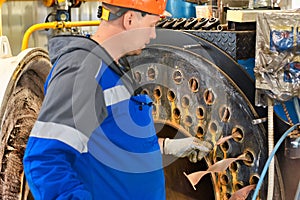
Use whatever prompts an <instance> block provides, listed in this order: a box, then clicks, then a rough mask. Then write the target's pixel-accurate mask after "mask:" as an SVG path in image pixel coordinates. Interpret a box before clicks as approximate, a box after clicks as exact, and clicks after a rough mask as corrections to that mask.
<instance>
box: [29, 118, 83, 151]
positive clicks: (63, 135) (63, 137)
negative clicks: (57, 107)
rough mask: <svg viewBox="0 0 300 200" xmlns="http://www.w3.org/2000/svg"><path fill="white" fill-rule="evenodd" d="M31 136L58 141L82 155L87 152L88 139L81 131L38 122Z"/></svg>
mask: <svg viewBox="0 0 300 200" xmlns="http://www.w3.org/2000/svg"><path fill="white" fill-rule="evenodd" d="M30 136H32V137H38V138H44V139H56V140H59V141H61V142H63V143H65V144H68V145H69V146H71V147H73V148H74V149H76V150H77V151H79V152H80V153H84V152H87V142H88V137H86V136H85V135H84V134H83V133H81V132H80V131H78V130H76V129H74V128H72V127H70V126H66V125H63V124H57V123H53V122H41V121H36V123H35V124H34V127H33V128H32V131H31V134H30Z"/></svg>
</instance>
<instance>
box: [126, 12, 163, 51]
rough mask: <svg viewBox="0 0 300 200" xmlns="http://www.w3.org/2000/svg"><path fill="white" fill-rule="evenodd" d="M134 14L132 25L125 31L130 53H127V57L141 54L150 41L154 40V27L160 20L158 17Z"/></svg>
mask: <svg viewBox="0 0 300 200" xmlns="http://www.w3.org/2000/svg"><path fill="white" fill-rule="evenodd" d="M134 13H135V16H134V17H133V20H132V25H131V27H130V29H129V30H127V31H128V33H129V35H130V37H129V41H128V44H129V46H130V51H129V52H128V53H127V54H129V55H134V54H139V53H141V51H142V49H143V48H145V47H146V45H147V44H149V42H150V40H151V39H155V38H156V32H155V25H156V23H157V22H158V20H159V19H160V17H159V16H158V15H149V14H146V15H145V16H142V15H141V13H139V12H134Z"/></svg>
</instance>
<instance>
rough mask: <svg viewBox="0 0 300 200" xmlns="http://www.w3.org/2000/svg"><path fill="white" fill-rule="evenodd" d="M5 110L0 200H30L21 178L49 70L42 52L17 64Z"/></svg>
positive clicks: (2, 129)
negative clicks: (25, 155)
mask: <svg viewBox="0 0 300 200" xmlns="http://www.w3.org/2000/svg"><path fill="white" fill-rule="evenodd" d="M19 62H20V63H19V64H18V69H17V72H16V73H14V77H13V78H12V81H14V82H12V83H11V89H10V90H11V92H9V93H8V95H9V96H8V100H7V103H6V104H5V108H1V112H3V118H2V121H1V129H0V131H1V135H0V136H1V143H0V183H1V184H0V199H12V200H14V199H24V200H25V199H33V198H32V197H31V194H30V192H29V188H28V186H27V184H26V179H25V177H24V174H23V164H22V161H23V155H24V151H25V148H26V143H27V139H28V137H29V134H30V131H31V129H32V127H33V124H34V122H35V121H36V119H37V115H38V113H39V110H40V107H41V104H42V101H43V97H44V94H43V83H44V82H45V78H46V75H47V74H48V72H49V70H50V61H49V59H48V58H47V55H46V54H45V52H44V51H39V50H34V49H33V50H32V51H29V52H28V53H26V54H25V55H24V58H23V59H21V60H19Z"/></svg>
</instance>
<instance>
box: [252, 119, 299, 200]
mask: <svg viewBox="0 0 300 200" xmlns="http://www.w3.org/2000/svg"><path fill="white" fill-rule="evenodd" d="M299 125H300V123H298V124H295V125H294V126H292V127H291V128H289V129H288V130H287V131H286V132H285V133H284V134H283V135H282V136H281V137H280V139H279V140H278V142H277V143H276V145H275V147H274V149H273V151H272V152H271V154H270V156H269V158H268V160H267V162H266V164H265V166H264V168H263V171H262V173H261V176H260V178H259V181H258V183H257V185H256V188H255V191H254V194H253V196H252V200H256V197H257V195H258V192H259V189H260V187H261V184H262V183H263V180H264V177H265V175H266V173H267V171H268V167H269V165H270V163H271V160H272V159H273V157H274V155H275V153H276V151H277V150H278V148H279V147H280V145H281V143H282V142H283V141H284V139H285V138H286V136H287V135H288V134H289V133H290V132H292V131H293V130H295V128H296V127H297V126H299Z"/></svg>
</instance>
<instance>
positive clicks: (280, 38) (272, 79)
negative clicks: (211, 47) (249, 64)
mask: <svg viewBox="0 0 300 200" xmlns="http://www.w3.org/2000/svg"><path fill="white" fill-rule="evenodd" d="M299 22H300V11H299V10H293V11H278V12H267V11H266V12H263V13H258V15H257V24H256V26H257V31H256V52H255V68H254V73H255V77H256V89H257V95H256V96H257V98H256V102H255V103H256V105H257V106H266V105H267V101H266V99H264V98H262V96H265V95H263V94H267V95H268V96H269V97H270V98H272V99H274V100H276V101H280V102H283V101H288V100H290V99H291V98H292V97H299V96H300V24H299Z"/></svg>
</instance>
